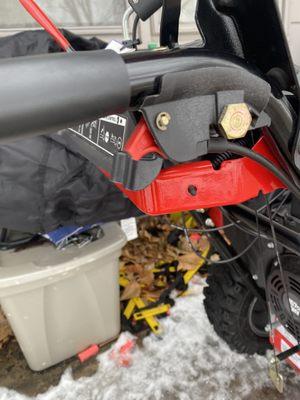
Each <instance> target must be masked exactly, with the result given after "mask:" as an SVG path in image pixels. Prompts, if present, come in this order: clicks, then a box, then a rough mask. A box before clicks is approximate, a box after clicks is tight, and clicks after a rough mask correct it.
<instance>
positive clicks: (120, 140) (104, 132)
mask: <svg viewBox="0 0 300 400" xmlns="http://www.w3.org/2000/svg"><path fill="white" fill-rule="evenodd" d="M126 125H127V118H125V117H123V116H121V115H109V116H108V117H105V118H100V119H98V120H95V121H92V122H87V123H85V124H83V125H79V126H78V127H76V128H70V131H72V132H74V133H76V134H77V135H79V136H81V137H82V138H84V139H86V140H87V141H89V142H90V143H92V144H93V145H95V146H97V148H99V149H101V150H102V151H104V152H105V153H106V154H109V155H111V156H112V157H114V155H115V154H116V153H117V152H118V151H122V150H123V147H124V139H125V132H126Z"/></svg>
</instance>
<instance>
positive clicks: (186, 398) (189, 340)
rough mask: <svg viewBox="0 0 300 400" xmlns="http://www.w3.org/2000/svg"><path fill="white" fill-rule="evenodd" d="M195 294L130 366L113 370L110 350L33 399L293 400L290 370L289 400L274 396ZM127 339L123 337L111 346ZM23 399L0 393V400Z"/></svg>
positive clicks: (257, 366) (262, 366)
mask: <svg viewBox="0 0 300 400" xmlns="http://www.w3.org/2000/svg"><path fill="white" fill-rule="evenodd" d="M193 292H194V293H193V295H192V296H189V297H185V298H181V299H179V300H178V301H177V305H176V307H175V308H173V309H172V313H171V316H170V317H169V318H168V319H166V320H164V321H163V326H164V335H163V337H162V339H161V340H159V339H157V338H156V337H155V336H153V335H151V336H149V337H147V338H146V339H144V341H143V346H141V347H138V348H136V349H135V350H134V353H133V363H132V365H131V367H129V368H125V367H119V366H117V365H116V362H115V361H114V360H113V359H112V357H111V356H110V354H111V351H108V352H106V353H104V354H102V355H100V356H99V358H98V359H99V369H98V372H97V373H96V374H95V375H94V376H92V377H90V378H81V379H80V380H78V381H74V380H73V379H72V376H71V371H66V372H65V374H64V375H63V377H62V379H61V382H60V384H59V386H57V387H55V388H52V389H50V390H49V391H48V392H47V393H45V394H42V395H39V396H37V397H36V400H75V399H76V400H202V399H203V400H204V399H205V400H235V399H236V400H241V399H247V400H248V399H256V400H260V399H267V398H268V399H272V400H274V399H277V398H281V399H283V398H285V399H296V398H297V397H298V396H297V393H299V388H300V379H299V378H296V377H294V375H293V372H291V371H288V373H289V374H290V375H291V376H292V377H291V378H290V379H291V383H292V387H293V390H294V392H293V393H290V395H291V397H290V396H289V397H277V394H276V392H275V390H274V389H272V384H271V383H270V382H269V379H268V375H267V364H266V360H265V359H264V358H262V357H251V358H246V357H245V356H242V355H238V354H235V353H233V352H232V351H231V350H230V349H229V348H228V346H227V345H226V344H225V343H224V342H222V341H220V339H219V338H218V337H217V336H216V334H215V332H214V330H213V328H212V327H211V325H210V324H209V322H208V320H207V317H206V314H205V311H204V307H203V303H202V300H203V295H202V286H201V285H195V286H193ZM127 339H128V335H127V334H123V335H122V336H121V338H120V340H119V343H117V344H116V345H115V347H118V346H120V344H122V343H123V342H124V341H126V340H127ZM295 388H296V389H295ZM289 390H291V389H289ZM294 393H295V394H294ZM25 399H26V400H27V399H28V398H27V397H26V396H23V395H21V394H18V393H16V392H13V391H8V390H6V389H0V400H25Z"/></svg>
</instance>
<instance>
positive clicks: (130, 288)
mask: <svg viewBox="0 0 300 400" xmlns="http://www.w3.org/2000/svg"><path fill="white" fill-rule="evenodd" d="M140 295H141V285H140V284H139V283H138V282H136V281H133V282H130V283H129V284H128V285H127V286H126V287H125V289H124V291H123V293H122V296H121V301H123V300H131V299H133V298H134V297H140Z"/></svg>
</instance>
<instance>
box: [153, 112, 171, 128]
mask: <svg viewBox="0 0 300 400" xmlns="http://www.w3.org/2000/svg"><path fill="white" fill-rule="evenodd" d="M170 122H171V115H170V114H169V113H167V112H161V113H159V114H158V116H157V117H156V126H157V127H158V129H159V130H160V131H163V132H164V131H166V130H167V129H168V126H169V125H170Z"/></svg>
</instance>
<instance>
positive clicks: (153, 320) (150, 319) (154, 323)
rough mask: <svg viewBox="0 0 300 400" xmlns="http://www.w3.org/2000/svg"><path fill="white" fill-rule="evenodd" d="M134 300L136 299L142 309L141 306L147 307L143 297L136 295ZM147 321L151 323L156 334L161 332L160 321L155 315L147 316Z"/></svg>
mask: <svg viewBox="0 0 300 400" xmlns="http://www.w3.org/2000/svg"><path fill="white" fill-rule="evenodd" d="M134 301H135V304H136V306H137V308H139V309H141V308H145V307H146V305H145V303H144V302H143V300H142V299H141V298H139V297H136V298H135V299H134ZM145 321H146V322H147V324H148V325H149V327H150V329H151V330H152V332H153V333H155V334H156V335H159V334H160V333H161V329H160V326H159V322H158V321H157V319H156V318H155V317H147V318H145Z"/></svg>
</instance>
